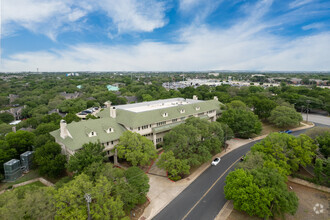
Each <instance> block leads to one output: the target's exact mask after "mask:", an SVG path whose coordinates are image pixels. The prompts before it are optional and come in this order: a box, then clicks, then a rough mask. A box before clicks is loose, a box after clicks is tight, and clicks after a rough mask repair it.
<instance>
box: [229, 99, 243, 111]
mask: <svg viewBox="0 0 330 220" xmlns="http://www.w3.org/2000/svg"><path fill="white" fill-rule="evenodd" d="M227 106H228V109H242V110H247V109H248V107H247V106H246V104H245V103H244V102H242V101H240V100H234V101H231V102H230V103H228V104H227Z"/></svg>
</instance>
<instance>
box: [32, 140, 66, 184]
mask: <svg viewBox="0 0 330 220" xmlns="http://www.w3.org/2000/svg"><path fill="white" fill-rule="evenodd" d="M34 161H35V162H36V164H37V165H38V166H39V169H38V171H39V173H40V174H41V175H47V176H49V177H52V178H56V177H58V176H60V175H61V174H62V173H63V171H64V170H65V164H66V157H65V155H63V154H61V146H60V145H59V144H57V143H55V142H48V143H46V144H45V145H44V146H42V147H39V148H37V150H36V152H35V154H34Z"/></svg>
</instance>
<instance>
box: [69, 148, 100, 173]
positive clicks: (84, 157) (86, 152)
mask: <svg viewBox="0 0 330 220" xmlns="http://www.w3.org/2000/svg"><path fill="white" fill-rule="evenodd" d="M103 150H104V146H103V145H102V144H101V143H88V144H84V145H83V146H82V149H81V150H79V151H78V152H76V153H75V154H74V155H73V156H71V157H70V160H69V162H68V164H67V168H68V170H69V171H70V172H77V173H81V172H83V171H84V169H85V168H86V167H88V166H89V165H91V164H92V163H94V162H101V161H103V160H104V156H105V152H104V151H103Z"/></svg>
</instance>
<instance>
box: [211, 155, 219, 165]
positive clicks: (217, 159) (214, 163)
mask: <svg viewBox="0 0 330 220" xmlns="http://www.w3.org/2000/svg"><path fill="white" fill-rule="evenodd" d="M220 160H221V159H220V158H219V157H216V158H215V159H214V160H213V161H212V163H211V165H213V166H216V165H217V164H218V163H219V162H220Z"/></svg>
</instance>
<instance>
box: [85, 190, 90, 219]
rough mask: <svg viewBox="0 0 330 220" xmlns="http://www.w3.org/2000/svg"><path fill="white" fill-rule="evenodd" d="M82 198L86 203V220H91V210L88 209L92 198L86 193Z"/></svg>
mask: <svg viewBox="0 0 330 220" xmlns="http://www.w3.org/2000/svg"><path fill="white" fill-rule="evenodd" d="M84 197H85V199H86V202H87V212H88V220H91V219H92V218H91V214H90V211H91V210H90V208H89V203H91V202H92V197H91V195H90V194H88V193H86V194H85V195H84Z"/></svg>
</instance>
